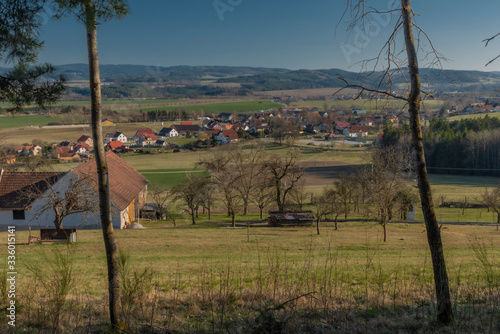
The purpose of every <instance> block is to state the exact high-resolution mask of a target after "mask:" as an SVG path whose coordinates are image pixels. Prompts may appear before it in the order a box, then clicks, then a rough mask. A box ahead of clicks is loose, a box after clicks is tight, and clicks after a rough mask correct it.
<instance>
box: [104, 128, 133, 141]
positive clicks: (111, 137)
mask: <svg viewBox="0 0 500 334" xmlns="http://www.w3.org/2000/svg"><path fill="white" fill-rule="evenodd" d="M111 141H120V142H122V143H126V142H127V141H128V138H127V136H125V134H124V133H123V132H119V131H117V132H115V133H108V134H106V139H105V142H106V144H109V142H111Z"/></svg>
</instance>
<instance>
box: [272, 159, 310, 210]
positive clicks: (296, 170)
mask: <svg viewBox="0 0 500 334" xmlns="http://www.w3.org/2000/svg"><path fill="white" fill-rule="evenodd" d="M263 173H265V174H263V177H265V178H266V179H267V183H268V184H269V185H270V187H272V194H273V195H272V196H273V202H275V203H276V205H277V206H278V210H279V211H285V210H286V209H287V203H288V202H287V201H288V196H289V195H290V193H291V192H292V190H293V189H295V187H297V186H298V185H299V181H300V179H301V178H302V176H304V171H303V170H302V168H300V166H299V165H298V161H297V155H296V154H295V153H294V152H292V151H290V152H288V153H287V154H286V155H285V156H279V155H273V156H271V157H270V158H269V159H268V160H267V161H266V162H265V163H264V169H263Z"/></svg>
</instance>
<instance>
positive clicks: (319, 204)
mask: <svg viewBox="0 0 500 334" xmlns="http://www.w3.org/2000/svg"><path fill="white" fill-rule="evenodd" d="M332 192H333V190H332V189H331V187H326V188H324V189H323V192H322V193H321V195H317V196H315V197H314V199H313V201H312V204H313V205H314V207H315V210H314V215H315V216H316V233H317V234H318V235H319V234H320V233H319V223H320V222H321V221H322V220H324V219H326V217H327V216H328V215H330V214H332V213H333V211H332V209H333V207H332V205H331V193H332Z"/></svg>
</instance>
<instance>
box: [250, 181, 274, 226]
mask: <svg viewBox="0 0 500 334" xmlns="http://www.w3.org/2000/svg"><path fill="white" fill-rule="evenodd" d="M273 201H274V198H273V188H272V187H270V186H269V183H268V182H267V180H266V179H265V178H263V177H258V178H256V183H255V185H254V187H253V189H252V190H251V193H250V202H251V203H252V204H253V205H255V206H256V207H258V208H259V212H260V219H262V213H263V211H264V209H265V208H266V207H268V206H269V205H271V203H273Z"/></svg>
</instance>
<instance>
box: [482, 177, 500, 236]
mask: <svg viewBox="0 0 500 334" xmlns="http://www.w3.org/2000/svg"><path fill="white" fill-rule="evenodd" d="M481 201H482V202H483V204H484V205H486V207H487V208H488V210H491V211H493V212H494V213H496V215H497V230H498V227H499V225H500V185H499V186H498V187H496V188H495V189H492V190H491V191H489V190H488V188H486V189H485V190H484V193H482V194H481Z"/></svg>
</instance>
